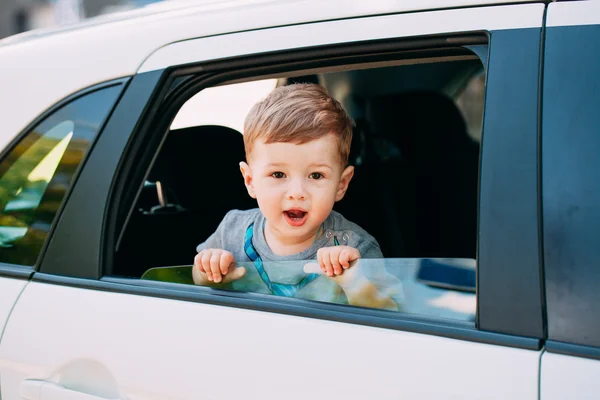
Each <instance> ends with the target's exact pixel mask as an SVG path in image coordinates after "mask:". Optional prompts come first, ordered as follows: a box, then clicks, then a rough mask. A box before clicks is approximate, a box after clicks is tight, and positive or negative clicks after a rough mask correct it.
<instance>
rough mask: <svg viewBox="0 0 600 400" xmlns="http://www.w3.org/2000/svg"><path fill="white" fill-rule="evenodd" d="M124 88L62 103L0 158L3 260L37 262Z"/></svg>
mask: <svg viewBox="0 0 600 400" xmlns="http://www.w3.org/2000/svg"><path fill="white" fill-rule="evenodd" d="M120 90H121V88H120V86H113V87H110V88H106V89H102V90H98V91H95V92H93V93H90V94H88V95H85V96H83V97H80V98H77V99H76V100H73V101H72V102H70V103H68V104H67V105H65V106H63V107H61V108H60V109H58V110H57V111H56V112H54V113H53V114H52V115H50V116H49V117H47V118H46V119H45V120H43V121H42V122H41V123H39V124H38V125H37V126H36V127H35V128H33V129H32V130H31V132H29V133H28V134H26V135H25V136H24V137H23V139H22V140H21V141H20V142H19V143H18V144H17V145H16V146H15V147H14V148H13V149H12V150H11V151H10V152H9V153H8V154H7V155H6V157H5V158H4V159H3V160H2V161H1V162H0V262H5V263H11V264H21V265H33V264H35V262H36V260H37V257H38V255H39V252H40V250H41V248H42V245H43V243H44V241H45V240H46V237H47V235H48V232H49V230H50V226H51V224H52V222H53V221H54V218H55V216H56V214H57V212H58V209H59V207H60V205H61V203H62V201H63V199H64V198H65V194H66V193H67V190H68V188H69V185H70V183H71V181H72V179H73V176H74V175H75V172H76V170H77V168H78V166H79V164H80V163H81V161H82V160H83V158H84V156H85V154H86V153H87V151H88V149H89V148H90V145H91V144H92V141H93V139H94V138H95V136H96V135H97V134H98V132H99V131H100V128H101V126H102V123H103V121H104V120H105V118H106V116H107V115H108V112H109V111H110V109H111V107H112V105H113V104H114V103H115V100H116V98H117V96H118V94H119V92H120Z"/></svg>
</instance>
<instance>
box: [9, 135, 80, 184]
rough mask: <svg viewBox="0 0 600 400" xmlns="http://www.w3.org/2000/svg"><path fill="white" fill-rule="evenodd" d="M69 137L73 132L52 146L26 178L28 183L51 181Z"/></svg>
mask: <svg viewBox="0 0 600 400" xmlns="http://www.w3.org/2000/svg"><path fill="white" fill-rule="evenodd" d="M71 137H73V131H71V132H69V134H68V135H67V136H65V137H64V138H63V139H62V140H61V141H60V142H58V144H57V145H56V146H54V148H53V149H52V150H50V152H49V153H48V154H47V155H46V157H44V158H43V159H42V161H41V162H40V163H39V164H38V165H37V166H36V167H35V168H34V169H33V171H31V172H30V173H29V175H28V176H27V180H28V181H29V182H35V181H39V180H44V181H46V182H50V179H52V176H53V175H54V172H55V171H56V168H57V167H58V163H59V162H60V159H61V158H62V156H63V154H64V153H65V150H66V149H67V146H68V145H69V141H70V140H71ZM20 190H21V189H19V191H20ZM17 194H18V193H17Z"/></svg>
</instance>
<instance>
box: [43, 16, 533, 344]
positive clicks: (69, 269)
mask: <svg viewBox="0 0 600 400" xmlns="http://www.w3.org/2000/svg"><path fill="white" fill-rule="evenodd" d="M517 31H519V30H517ZM525 31H535V32H537V34H538V35H539V32H540V29H538V28H530V29H526V30H525ZM469 38H471V39H469ZM473 38H475V40H474V39H473ZM482 38H483V39H484V40H485V39H487V38H489V33H488V32H481V34H480V35H479V36H478V35H474V34H473V33H472V32H469V34H468V36H461V35H457V36H456V37H449V35H445V36H444V37H439V36H436V37H428V38H423V37H419V38H408V39H407V38H401V39H394V40H384V41H377V42H368V43H359V44H352V45H336V46H325V47H319V48H309V49H300V50H294V51H281V52H276V53H273V54H266V55H259V56H252V57H237V58H234V59H228V60H224V61H223V60H221V61H214V62H210V63H204V64H199V65H195V66H191V67H190V66H186V67H184V68H173V69H166V70H157V71H151V72H147V73H143V74H138V75H136V76H135V77H134V78H133V79H132V81H131V83H130V84H129V88H128V89H127V90H126V91H125V93H124V94H123V99H122V103H123V107H119V106H117V108H116V109H115V111H114V115H113V117H112V118H111V120H110V121H109V122H108V124H107V126H106V128H105V134H104V135H103V136H102V138H101V139H100V141H101V142H102V141H105V142H107V141H109V139H107V138H106V136H109V137H111V138H112V140H113V142H112V143H110V144H108V143H101V144H99V145H98V146H100V145H102V146H104V147H105V148H104V149H103V151H105V153H104V154H105V155H107V154H108V153H107V151H108V149H109V148H111V149H112V150H115V149H116V151H117V152H118V153H117V155H111V156H110V157H111V159H110V160H109V163H108V165H109V167H108V168H104V169H105V170H104V171H103V172H102V173H103V174H105V175H106V176H103V177H102V182H101V183H99V184H97V185H96V186H97V187H92V186H90V185H87V184H86V185H80V187H78V188H76V189H77V192H78V193H76V194H74V195H73V196H72V197H77V199H75V200H73V201H70V202H69V204H68V205H67V207H70V208H71V209H70V210H68V211H69V212H68V213H67V212H66V211H65V213H64V214H65V215H67V218H65V215H63V216H62V217H61V221H60V222H64V225H65V226H63V227H62V229H57V231H56V234H55V236H54V237H53V240H52V242H51V246H50V249H49V251H48V252H47V254H46V257H45V258H44V260H43V263H42V268H41V270H40V272H42V273H36V274H34V276H33V280H35V281H41V282H48V283H56V284H64V285H68V286H76V287H86V288H94V289H98V290H110V291H118V292H123V293H131V294H143V295H149V296H157V297H169V298H176V299H185V300H191V301H198V302H209V303H210V302H214V301H217V300H216V299H220V300H221V301H224V300H223V299H231V298H235V299H236V300H235V302H234V303H233V304H235V306H236V307H240V306H241V305H242V304H246V306H248V307H249V306H250V305H252V307H253V308H254V307H256V309H260V310H265V311H272V312H281V313H285V314H290V313H291V314H294V312H295V311H293V310H292V309H291V308H290V307H288V306H287V303H280V301H281V300H282V299H273V297H270V296H269V302H268V303H267V304H265V303H264V302H260V303H258V304H256V303H253V302H254V301H255V300H253V299H255V296H256V294H247V293H241V294H238V295H237V296H231V294H229V295H228V296H214V295H213V294H212V293H216V292H214V290H216V289H210V290H213V291H212V292H210V293H211V294H208V295H207V294H206V292H204V293H203V294H199V293H202V292H201V288H194V290H195V291H198V293H190V292H189V291H188V290H178V291H172V290H169V289H162V288H161V289H156V288H154V286H152V288H150V285H149V284H148V282H144V284H136V285H133V284H126V285H124V284H123V282H122V281H119V280H118V279H119V278H115V277H104V278H101V276H102V270H103V269H102V266H107V265H111V264H112V259H111V258H112V255H113V251H114V244H115V243H116V238H115V236H116V235H117V233H118V232H117V229H115V228H116V226H117V225H118V224H117V219H118V218H117V216H118V215H119V214H118V213H117V212H115V210H116V206H117V205H118V203H119V199H120V198H121V195H122V194H123V189H124V187H125V186H126V182H131V181H132V180H126V179H123V178H122V177H121V179H115V177H114V173H115V171H119V173H120V174H123V176H128V175H127V174H130V173H131V171H130V169H133V168H135V166H133V165H132V164H133V163H134V162H133V160H134V157H131V156H130V154H129V152H130V151H132V149H134V150H135V145H137V146H138V147H139V146H140V144H141V143H143V145H144V146H146V147H150V144H149V143H148V141H146V140H141V139H140V138H139V137H137V136H138V135H140V133H142V134H143V133H144V132H145V133H146V134H147V132H148V131H149V130H150V127H154V129H156V126H158V125H160V124H158V125H157V124H156V120H155V119H154V118H152V117H149V115H153V114H156V113H160V111H162V110H161V107H160V104H161V103H162V102H163V100H164V98H166V96H167V94H168V93H169V91H170V89H171V83H172V80H173V78H176V77H179V76H184V75H186V74H190V73H192V72H199V71H200V72H202V73H203V75H202V76H201V77H200V78H199V79H198V81H202V82H201V84H202V85H206V84H207V82H206V79H208V80H209V81H211V82H212V83H213V84H214V83H216V82H219V81H220V82H222V81H224V80H233V76H238V77H240V78H244V77H254V76H259V75H265V74H266V73H265V71H269V70H270V71H271V73H273V72H274V71H277V68H279V69H281V70H284V71H290V70H300V69H302V68H300V67H298V65H303V63H304V64H306V63H307V62H310V63H313V64H315V63H316V61H315V58H318V57H317V56H319V55H320V57H323V58H327V57H326V56H331V54H334V56H335V58H337V61H336V62H337V63H340V62H339V57H342V55H343V54H346V57H351V58H354V59H356V58H358V57H360V56H363V55H364V54H363V53H365V52H372V51H373V48H375V47H376V46H377V45H382V46H384V47H386V46H387V48H388V49H389V50H388V53H389V52H392V51H393V50H394V48H393V46H392V44H393V43H391V42H395V43H402V44H403V45H404V46H405V47H404V48H403V49H402V50H403V51H407V50H410V46H409V45H410V44H411V43H412V45H413V47H412V49H413V50H414V49H415V47H414V46H415V44H417V45H419V46H420V47H419V48H418V49H419V50H421V49H423V46H424V43H427V44H429V46H430V48H433V49H439V48H440V47H444V46H451V47H460V46H462V45H465V44H473V43H477V42H478V41H481V40H482ZM428 40H429V41H428ZM485 43H487V40H485ZM344 49H346V52H347V53H344ZM348 49H350V50H348ZM351 50H352V51H354V52H352V51H351ZM396 51H397V50H396ZM384 52H385V51H384ZM348 54H349V55H348ZM303 57H304V58H303ZM327 59H331V57H328V58H327ZM273 64H275V66H274V65H273ZM346 64H349V62H346ZM293 66H295V68H292V67H293ZM211 67H212V69H211ZM252 67H253V69H252ZM536 68H537V65H536ZM240 70H243V73H245V74H246V75H244V74H243V73H240ZM216 71H221V72H225V73H226V74H228V75H226V76H225V78H227V79H225V78H224V76H223V75H220V74H219V75H218V76H217V75H216V74H215V72H216ZM259 71H263V73H262V74H259V73H258V72H259ZM198 81H193V82H191V81H190V80H186V81H185V82H184V83H182V84H181V85H180V86H178V87H177V88H176V90H174V91H181V90H192V89H190V87H191V86H192V85H198V84H199V82H198ZM197 91H198V90H195V92H197ZM190 97H191V96H190ZM536 105H537V103H536ZM125 108H127V110H126V111H125V110H124V109H125ZM174 116H175V115H174V114H173V115H172V116H171V117H169V118H173V117H174ZM168 122H170V120H169V121H162V125H163V126H162V128H163V129H164V130H165V132H166V129H167V128H168ZM116 132H119V133H120V134H121V136H123V132H130V133H131V136H130V137H127V138H123V137H118V136H117V135H116ZM154 136H159V135H158V134H156V133H155V132H154ZM164 136H165V135H164V134H163V135H162V137H161V138H160V140H158V141H157V143H153V144H152V145H153V146H154V149H157V148H158V146H159V145H160V144H161V143H160V142H162V140H163V139H164ZM117 138H118V139H117ZM132 144H133V145H132ZM115 146H116V147H115ZM154 153H155V151H154ZM93 156H94V155H93ZM99 157H101V156H99V155H97V154H96V155H95V157H94V158H96V159H95V160H91V161H89V162H88V163H87V164H86V166H88V165H89V164H91V166H90V167H89V168H87V170H84V171H83V173H82V175H83V174H88V175H89V176H94V174H97V173H98V171H93V168H94V164H95V165H96V166H98V165H99V160H98V158H99ZM151 158H153V157H150V158H149V159H147V160H146V164H144V165H146V166H149V165H150V162H151V161H152V160H151ZM92 161H93V162H92ZM103 161H104V162H106V160H103ZM135 164H136V165H137V168H138V169H139V170H144V172H143V175H144V176H145V174H147V169H148V168H147V167H146V168H145V169H144V168H140V167H139V165H140V164H139V163H137V162H136V163H135ZM103 165H104V166H105V167H106V165H107V164H103ZM142 167H143V165H142ZM90 169H92V170H90ZM138 173H139V171H138ZM89 176H88V180H89ZM82 179H83V178H82ZM134 181H136V182H137V181H138V180H134ZM139 181H141V179H139ZM96 183H98V182H96ZM86 190H87V191H89V193H87V194H86V193H85V192H86ZM99 190H100V192H98V191H99ZM92 193H96V194H101V195H102V196H105V197H102V198H100V199H95V200H94V201H99V202H101V204H103V205H104V208H102V210H103V211H105V213H106V215H105V214H99V213H98V210H96V211H94V213H95V215H91V214H88V215H89V216H90V217H92V219H94V221H92V223H90V224H89V226H91V228H90V229H92V230H93V231H89V230H88V231H86V230H85V229H88V228H89V227H86V228H83V227H81V226H79V228H78V229H79V231H78V232H75V233H69V232H68V227H69V226H71V227H74V225H75V224H74V222H75V221H76V218H75V217H74V216H75V215H76V214H77V212H78V211H77V209H78V206H77V205H78V204H80V205H81V204H85V203H84V201H85V200H84V199H88V200H89V199H94V198H93V197H92V196H93V194H92ZM108 193H110V195H109V196H108V198H106V197H107V194H108ZM86 196H87V197H86ZM132 204H133V203H132ZM97 208H99V209H100V208H101V207H97ZM96 221H103V223H101V224H99V225H101V227H98V226H95V225H94V223H95V222H96ZM59 228H61V227H60V225H59ZM107 233H108V234H110V235H112V237H107V236H106V235H105V234H107ZM69 237H88V238H91V239H93V240H90V241H89V243H87V246H88V247H87V250H90V251H86V250H85V248H83V249H78V251H76V252H72V254H69V258H70V259H71V262H70V263H69V262H67V263H65V262H64V261H65V260H64V259H63V255H64V251H62V250H61V249H64V250H66V249H68V248H71V249H72V246H70V243H69ZM90 246H91V247H90ZM94 246H98V247H94ZM535 251H536V252H537V249H536V250H535ZM98 259H100V263H99V264H98V262H97V260H98ZM94 260H96V262H95V261H94ZM65 264H66V265H65ZM69 264H70V265H69ZM50 274H58V275H63V276H55V275H50ZM80 278H82V279H80ZM100 278H101V280H100ZM478 284H481V279H478ZM478 296H479V293H478ZM532 296H533V295H532ZM274 300H275V301H274ZM284 301H285V300H284ZM296 301H298V300H297V299H294V302H296ZM510 302H511V299H510V298H505V299H504V301H503V302H502V303H510ZM294 304H295V303H294ZM311 305H312V306H314V304H312V302H311ZM328 307H340V306H339V305H334V304H331V305H328ZM341 307H344V306H341ZM501 307H504V305H501V306H500V308H501ZM242 308H243V307H242ZM310 308H311V310H313V307H310ZM344 309H347V307H345V308H344ZM314 310H316V309H314ZM478 311H479V307H478ZM315 312H316V311H315ZM378 312H380V310H368V311H365V310H363V311H361V313H360V314H355V313H350V312H345V313H342V314H344V315H345V316H344V317H343V319H345V320H347V322H351V323H359V324H365V325H371V326H378V327H384V326H385V327H389V328H391V329H401V330H409V331H410V329H411V328H410V327H408V326H407V325H410V324H409V323H404V322H403V323H402V328H400V327H399V326H396V328H394V322H390V321H395V320H397V321H404V320H405V319H406V318H407V316H408V318H409V319H411V320H412V323H413V324H417V322H415V321H414V319H413V318H412V316H410V315H409V314H406V315H405V316H403V317H401V316H400V315H399V313H395V314H394V315H395V318H394V319H389V318H386V319H383V320H382V319H381V317H380V316H379V315H378V314H377V313H378ZM494 312H496V310H494ZM376 314H377V316H375V315H376ZM489 314H491V313H489ZM311 315H312V314H307V316H311ZM332 318H333V316H332ZM338 318H341V317H338ZM326 319H329V318H326ZM361 321H362V322H361ZM385 321H387V322H385ZM399 323H400V322H395V324H399ZM437 323H438V322H436V324H437ZM440 323H442V324H443V322H440ZM430 325H431V324H430ZM414 326H417V325H414ZM418 326H419V327H420V328H419V332H421V331H422V333H427V332H426V331H429V333H431V334H439V335H440V336H447V337H456V338H458V337H459V336H460V337H463V338H464V339H467V340H472V341H478V342H482V343H493V344H499V345H508V346H512V347H520V348H528V349H532V350H539V349H540V348H541V347H540V346H541V343H540V338H539V337H534V336H530V335H521V334H514V333H508V334H504V333H498V332H502V331H496V330H494V329H492V330H490V329H486V328H485V327H481V326H477V328H476V327H470V328H469V329H467V328H462V331H461V332H463V333H462V334H460V335H459V334H458V333H456V332H454V333H452V334H450V333H446V334H442V333H437V332H433V331H432V330H431V329H425V328H424V327H425V326H426V325H418ZM436 326H437V325H436ZM444 326H445V324H444ZM413 329H416V328H413ZM453 329H455V328H453ZM464 332H468V334H466V333H464ZM452 335H455V336H452Z"/></svg>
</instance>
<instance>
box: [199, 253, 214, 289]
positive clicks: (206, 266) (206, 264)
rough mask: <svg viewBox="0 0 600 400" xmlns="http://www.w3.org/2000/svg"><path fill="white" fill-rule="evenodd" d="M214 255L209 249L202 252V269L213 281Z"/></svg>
mask: <svg viewBox="0 0 600 400" xmlns="http://www.w3.org/2000/svg"><path fill="white" fill-rule="evenodd" d="M211 256H212V254H211V253H210V252H208V251H205V252H204V253H202V259H201V261H202V264H201V265H202V268H201V269H202V271H204V273H205V274H206V278H207V279H208V280H209V281H211V282H212V280H213V276H212V271H211V270H210V257H211Z"/></svg>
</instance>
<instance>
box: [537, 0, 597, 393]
mask: <svg viewBox="0 0 600 400" xmlns="http://www.w3.org/2000/svg"><path fill="white" fill-rule="evenodd" d="M546 26H547V27H546V44H545V52H544V92H543V96H544V97H543V104H544V108H543V112H542V126H543V136H542V143H543V147H542V164H543V177H544V178H543V179H544V180H543V199H544V258H545V266H546V299H547V312H548V342H547V343H546V351H545V353H544V355H543V357H542V364H541V398H542V399H544V400H547V399H559V398H567V397H570V398H578V399H593V398H597V397H598V393H599V392H600V383H599V382H598V379H597V377H598V374H599V373H600V340H599V333H600V318H599V316H598V312H597V310H596V306H597V304H598V301H599V300H600V296H599V295H598V288H599V287H600V269H599V268H598V266H597V259H598V255H599V253H598V246H597V245H596V237H597V234H596V228H597V226H598V205H597V204H598V201H597V200H598V196H599V195H600V194H599V191H598V189H597V187H598V184H597V182H598V157H597V150H598V148H599V147H598V146H600V142H599V139H598V128H599V127H600V118H599V116H598V107H599V106H600V97H599V96H598V88H599V87H600V79H599V75H600V61H599V60H598V55H597V52H596V51H595V50H593V49H594V47H595V46H596V45H595V43H598V40H599V39H600V4H598V3H596V2H573V3H556V4H551V5H550V6H549V7H548V16H547V20H546Z"/></svg>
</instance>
